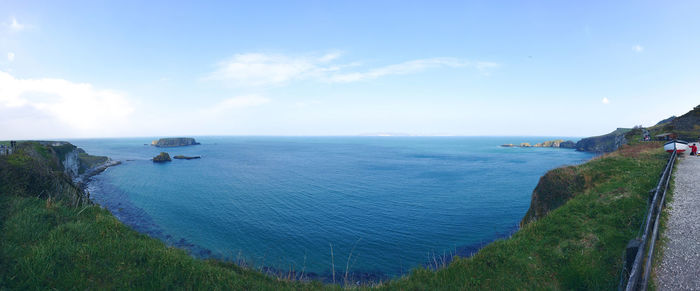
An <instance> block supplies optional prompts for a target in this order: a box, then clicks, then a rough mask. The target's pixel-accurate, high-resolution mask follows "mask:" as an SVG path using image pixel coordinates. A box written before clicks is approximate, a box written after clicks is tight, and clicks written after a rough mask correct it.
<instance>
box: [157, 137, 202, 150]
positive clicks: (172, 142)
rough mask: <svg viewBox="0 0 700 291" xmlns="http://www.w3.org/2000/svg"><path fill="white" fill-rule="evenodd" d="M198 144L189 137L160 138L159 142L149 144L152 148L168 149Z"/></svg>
mask: <svg viewBox="0 0 700 291" xmlns="http://www.w3.org/2000/svg"><path fill="white" fill-rule="evenodd" d="M198 144H199V143H198V142H197V141H195V140H194V138H191V137H169V138H161V139H159V140H154V141H152V142H151V145H152V146H156V147H161V148H169V147H180V146H189V145H198Z"/></svg>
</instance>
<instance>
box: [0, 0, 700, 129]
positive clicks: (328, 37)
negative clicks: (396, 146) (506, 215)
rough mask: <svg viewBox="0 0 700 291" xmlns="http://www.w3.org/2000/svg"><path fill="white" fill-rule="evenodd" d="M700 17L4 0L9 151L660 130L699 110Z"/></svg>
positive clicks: (648, 4) (598, 5)
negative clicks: (144, 139)
mask: <svg viewBox="0 0 700 291" xmlns="http://www.w3.org/2000/svg"><path fill="white" fill-rule="evenodd" d="M199 2H205V3H199ZM698 11H700V2H698V1H670V2H669V1H406V0H401V1H221V2H217V1H187V2H184V1H182V2H181V1H126V0H120V1H27V0H23V1H6V0H0V139H56V138H89V137H139V136H188V135H193V136H203V135H284V136H287V135H291V136H317V135H320V136H325V135H366V134H370V135H372V134H382V133H392V134H408V135H427V136H434V135H466V136H592V135H600V134H604V133H607V132H610V131H612V130H614V129H615V128H617V127H632V126H635V125H644V126H650V125H653V124H655V123H656V122H658V121H659V120H661V119H664V118H667V117H669V116H671V115H681V114H683V113H685V112H687V111H689V110H691V109H692V108H693V107H694V106H696V105H698V104H700V94H698V92H700V90H699V89H700V70H699V69H698V68H700V37H698V35H699V34H698V31H700V17H697V12H698Z"/></svg>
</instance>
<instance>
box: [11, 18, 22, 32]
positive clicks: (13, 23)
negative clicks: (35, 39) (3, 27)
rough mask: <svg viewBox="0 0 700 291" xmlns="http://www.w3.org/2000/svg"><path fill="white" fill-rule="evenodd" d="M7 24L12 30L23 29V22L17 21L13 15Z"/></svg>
mask: <svg viewBox="0 0 700 291" xmlns="http://www.w3.org/2000/svg"><path fill="white" fill-rule="evenodd" d="M8 26H9V27H10V29H12V30H14V31H20V30H22V29H24V24H21V23H19V22H17V18H14V17H12V18H11V19H10V24H9V25H8Z"/></svg>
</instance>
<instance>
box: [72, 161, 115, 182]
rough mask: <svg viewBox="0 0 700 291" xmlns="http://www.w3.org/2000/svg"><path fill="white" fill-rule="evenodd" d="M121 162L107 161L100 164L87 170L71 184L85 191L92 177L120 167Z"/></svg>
mask: <svg viewBox="0 0 700 291" xmlns="http://www.w3.org/2000/svg"><path fill="white" fill-rule="evenodd" d="M121 163H122V162H121V161H115V160H112V159H109V160H107V161H106V162H104V163H102V164H101V165H99V166H97V167H94V168H91V169H89V170H88V171H87V172H85V173H83V174H82V175H79V176H78V177H76V178H75V179H73V182H74V183H75V184H76V185H77V186H78V187H79V188H80V189H87V186H88V183H90V181H91V180H92V177H94V176H96V175H99V174H101V173H102V172H104V171H105V170H107V168H109V167H113V166H117V165H121Z"/></svg>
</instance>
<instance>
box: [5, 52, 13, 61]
mask: <svg viewBox="0 0 700 291" xmlns="http://www.w3.org/2000/svg"><path fill="white" fill-rule="evenodd" d="M7 60H8V61H10V62H12V61H14V60H15V53H13V52H9V53H7Z"/></svg>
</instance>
